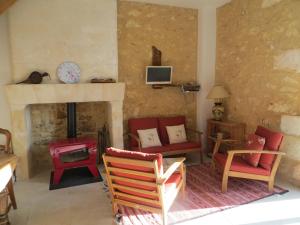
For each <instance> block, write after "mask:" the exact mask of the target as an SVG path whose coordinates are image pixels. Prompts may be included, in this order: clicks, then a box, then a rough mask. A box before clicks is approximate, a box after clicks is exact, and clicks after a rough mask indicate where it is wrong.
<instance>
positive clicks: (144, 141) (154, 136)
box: [137, 128, 161, 148]
mask: <svg viewBox="0 0 300 225" xmlns="http://www.w3.org/2000/svg"><path fill="white" fill-rule="evenodd" d="M137 133H138V135H139V139H140V141H141V145H142V148H148V147H154V146H161V143H160V140H159V136H158V133H157V128H151V129H146V130H137Z"/></svg>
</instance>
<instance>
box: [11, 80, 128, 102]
mask: <svg viewBox="0 0 300 225" xmlns="http://www.w3.org/2000/svg"><path fill="white" fill-rule="evenodd" d="M124 91H125V84H124V83H78V84H11V85H7V86H6V93H7V98H8V102H9V104H10V105H29V104H45V103H67V102H97V101H108V102H110V101H123V99H124Z"/></svg>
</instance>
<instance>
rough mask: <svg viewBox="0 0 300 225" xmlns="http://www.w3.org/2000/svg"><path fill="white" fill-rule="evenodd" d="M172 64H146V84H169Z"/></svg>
mask: <svg viewBox="0 0 300 225" xmlns="http://www.w3.org/2000/svg"><path fill="white" fill-rule="evenodd" d="M172 70H173V67H172V66H147V67H146V84H171V83H172Z"/></svg>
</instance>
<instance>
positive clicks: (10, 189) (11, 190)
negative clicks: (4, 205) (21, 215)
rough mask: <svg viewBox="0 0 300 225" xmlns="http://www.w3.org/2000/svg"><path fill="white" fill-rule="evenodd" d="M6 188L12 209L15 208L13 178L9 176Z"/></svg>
mask: <svg viewBox="0 0 300 225" xmlns="http://www.w3.org/2000/svg"><path fill="white" fill-rule="evenodd" d="M7 189H8V194H9V198H10V201H11V204H12V206H13V208H14V209H17V202H16V197H15V192H14V187H13V180H12V178H10V180H9V182H8V184H7Z"/></svg>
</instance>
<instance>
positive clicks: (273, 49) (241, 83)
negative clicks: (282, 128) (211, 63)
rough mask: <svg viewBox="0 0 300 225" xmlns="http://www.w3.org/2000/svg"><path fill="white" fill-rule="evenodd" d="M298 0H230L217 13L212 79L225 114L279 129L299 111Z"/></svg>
mask: <svg viewBox="0 0 300 225" xmlns="http://www.w3.org/2000/svg"><path fill="white" fill-rule="evenodd" d="M299 12H300V1H294V0H284V1H283V0H233V1H232V2H231V3H228V4H227V5H225V6H223V7H221V8H220V9H218V12H217V62H216V82H217V83H223V84H225V86H226V87H227V88H228V90H229V91H230V92H231V97H230V98H229V99H228V100H227V112H228V118H229V119H232V120H236V121H242V122H246V123H247V128H248V132H250V131H253V130H254V129H255V127H256V126H257V124H263V125H265V126H269V127H271V128H273V129H279V125H280V117H281V115H282V114H288V115H299V114H300V107H299V102H300V89H299V85H300V13H299Z"/></svg>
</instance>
